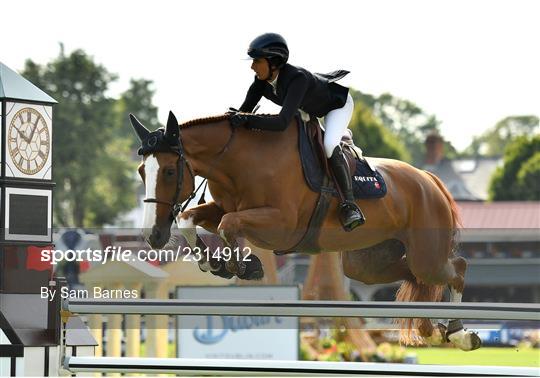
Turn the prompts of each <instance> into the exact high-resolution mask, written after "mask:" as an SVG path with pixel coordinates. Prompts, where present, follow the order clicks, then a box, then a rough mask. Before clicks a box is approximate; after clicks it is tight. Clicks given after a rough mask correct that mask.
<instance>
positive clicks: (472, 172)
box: [423, 157, 502, 201]
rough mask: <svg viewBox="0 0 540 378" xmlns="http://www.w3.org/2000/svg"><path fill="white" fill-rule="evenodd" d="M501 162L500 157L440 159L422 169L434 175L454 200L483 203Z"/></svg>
mask: <svg viewBox="0 0 540 378" xmlns="http://www.w3.org/2000/svg"><path fill="white" fill-rule="evenodd" d="M501 162H502V159H501V158H500V157H495V158H487V157H479V158H476V159H455V160H448V159H442V160H441V161H440V162H438V163H437V164H429V165H425V166H424V167H423V169H425V170H427V171H430V172H432V173H434V174H436V175H437V176H438V177H439V178H440V179H441V180H442V181H443V182H444V184H445V185H446V187H447V188H448V190H449V191H450V193H452V196H453V197H454V198H455V199H456V200H461V201H485V200H487V198H488V188H489V183H490V180H491V176H492V175H493V172H494V171H495V169H496V168H497V166H498V165H499V164H501Z"/></svg>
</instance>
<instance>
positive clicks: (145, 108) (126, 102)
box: [114, 79, 161, 150]
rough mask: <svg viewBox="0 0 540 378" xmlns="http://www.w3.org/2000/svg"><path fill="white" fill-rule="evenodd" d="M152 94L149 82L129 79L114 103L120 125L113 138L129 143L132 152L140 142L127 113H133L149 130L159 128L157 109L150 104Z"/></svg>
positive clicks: (152, 89)
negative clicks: (127, 86)
mask: <svg viewBox="0 0 540 378" xmlns="http://www.w3.org/2000/svg"><path fill="white" fill-rule="evenodd" d="M154 94H155V89H154V88H153V82H152V81H151V80H146V79H131V80H130V83H129V88H128V89H127V90H126V91H125V92H124V93H122V94H121V95H120V98H119V99H118V101H116V103H115V114H116V123H117V124H120V125H122V127H119V128H115V129H114V130H115V132H116V135H115V136H116V137H119V138H122V139H125V140H127V141H129V146H130V147H131V148H132V150H135V147H136V146H138V145H139V143H140V142H139V139H138V138H137V136H136V135H135V133H134V132H133V127H132V126H131V123H130V121H129V117H128V116H127V115H128V114H129V113H134V114H135V115H136V116H137V118H138V119H139V121H141V122H142V124H143V125H145V126H146V127H147V128H148V129H149V130H155V129H157V128H158V127H160V126H161V124H160V123H159V121H158V108H157V107H156V106H155V105H154V104H153V102H152V100H153V97H154Z"/></svg>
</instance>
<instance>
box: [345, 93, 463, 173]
mask: <svg viewBox="0 0 540 378" xmlns="http://www.w3.org/2000/svg"><path fill="white" fill-rule="evenodd" d="M351 95H352V96H353V98H354V99H355V104H358V103H362V104H364V105H365V106H366V107H368V108H369V109H370V110H371V112H372V114H373V116H374V117H375V118H377V119H378V120H380V122H381V123H382V124H383V125H384V126H385V128H386V129H387V130H388V131H390V132H391V134H392V135H393V136H394V139H396V140H399V141H400V144H401V145H403V146H404V147H405V150H406V151H407V156H408V157H407V158H406V160H407V161H409V162H412V163H413V164H415V165H422V164H423V163H424V157H425V154H426V150H425V146H424V141H425V139H426V136H427V135H428V134H429V133H433V132H437V133H438V132H439V125H440V122H439V121H438V120H437V118H436V117H435V116H434V115H430V114H427V113H426V112H425V111H424V110H422V109H421V108H420V107H419V106H417V105H416V104H414V103H413V102H411V101H408V100H405V99H402V98H399V97H395V96H393V95H391V94H390V93H383V94H382V95H380V96H379V97H375V96H373V95H370V94H367V93H362V92H360V91H354V90H351ZM396 137H397V138H396ZM445 147H446V156H447V157H449V158H452V157H453V156H455V155H456V154H457V153H456V150H455V148H454V147H453V146H452V145H451V144H450V143H449V142H446V143H445Z"/></svg>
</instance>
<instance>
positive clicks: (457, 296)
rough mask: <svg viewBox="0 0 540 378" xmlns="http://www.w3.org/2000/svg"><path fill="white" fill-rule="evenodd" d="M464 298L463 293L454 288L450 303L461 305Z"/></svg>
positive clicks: (451, 291) (451, 292)
mask: <svg viewBox="0 0 540 378" xmlns="http://www.w3.org/2000/svg"><path fill="white" fill-rule="evenodd" d="M462 297H463V294H462V293H460V292H458V291H457V290H456V289H454V288H453V287H451V288H450V302H456V303H461V298H462Z"/></svg>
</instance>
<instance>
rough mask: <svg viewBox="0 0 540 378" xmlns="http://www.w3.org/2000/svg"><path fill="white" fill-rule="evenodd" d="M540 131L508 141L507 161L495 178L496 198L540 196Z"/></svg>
mask: <svg viewBox="0 0 540 378" xmlns="http://www.w3.org/2000/svg"><path fill="white" fill-rule="evenodd" d="M539 184H540V135H538V134H537V135H534V136H532V137H527V136H521V137H517V138H515V139H514V140H513V141H512V142H510V144H508V146H507V148H506V150H505V153H504V164H503V166H502V167H499V168H497V170H496V171H495V173H494V174H493V177H492V179H491V183H490V188H489V194H490V199H492V200H494V201H524V200H531V201H538V200H540V186H539Z"/></svg>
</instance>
